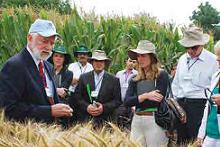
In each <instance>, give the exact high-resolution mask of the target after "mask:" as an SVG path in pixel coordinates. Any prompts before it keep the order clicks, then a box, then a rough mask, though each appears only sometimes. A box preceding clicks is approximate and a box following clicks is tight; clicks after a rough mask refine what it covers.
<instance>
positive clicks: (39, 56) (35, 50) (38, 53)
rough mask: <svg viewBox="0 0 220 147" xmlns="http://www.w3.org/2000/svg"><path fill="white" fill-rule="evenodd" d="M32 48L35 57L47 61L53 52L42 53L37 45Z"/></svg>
mask: <svg viewBox="0 0 220 147" xmlns="http://www.w3.org/2000/svg"><path fill="white" fill-rule="evenodd" d="M31 49H32V53H33V55H34V57H35V58H37V60H44V61H46V60H47V59H48V58H50V56H51V55H52V52H49V55H46V54H45V53H41V52H40V51H39V50H38V49H37V48H36V47H35V46H32V48H31Z"/></svg>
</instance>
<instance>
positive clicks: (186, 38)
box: [178, 27, 209, 47]
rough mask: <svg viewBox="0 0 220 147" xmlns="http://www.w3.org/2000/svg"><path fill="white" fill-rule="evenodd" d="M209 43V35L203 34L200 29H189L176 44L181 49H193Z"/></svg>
mask: <svg viewBox="0 0 220 147" xmlns="http://www.w3.org/2000/svg"><path fill="white" fill-rule="evenodd" d="M208 41H209V35H208V34H204V33H203V31H202V29H201V28H198V27H190V28H188V29H187V30H185V32H184V34H183V39H181V40H179V41H178V42H179V43H180V44H181V45H182V46H183V47H193V46H197V45H205V44H206V43H208Z"/></svg>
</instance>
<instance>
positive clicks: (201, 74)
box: [172, 49, 218, 98]
mask: <svg viewBox="0 0 220 147" xmlns="http://www.w3.org/2000/svg"><path fill="white" fill-rule="evenodd" d="M217 70H218V64H217V61H216V56H215V55H214V54H213V53H211V52H209V51H207V50H205V49H203V50H202V52H201V54H200V55H199V57H198V58H196V59H192V58H190V56H189V55H188V53H185V54H184V55H182V56H181V57H180V59H179V62H178V65H177V71H176V75H175V77H174V79H173V82H172V90H173V95H174V97H175V98H183V97H186V98H205V94H204V89H205V88H209V87H210V84H211V78H212V75H213V73H215V72H216V71H217Z"/></svg>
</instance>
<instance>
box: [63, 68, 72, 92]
mask: <svg viewBox="0 0 220 147" xmlns="http://www.w3.org/2000/svg"><path fill="white" fill-rule="evenodd" d="M72 79H73V72H72V71H69V70H66V71H65V77H64V79H63V80H62V82H61V87H63V88H66V89H69V86H70V85H71V82H72Z"/></svg>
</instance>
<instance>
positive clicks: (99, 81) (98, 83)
mask: <svg viewBox="0 0 220 147" xmlns="http://www.w3.org/2000/svg"><path fill="white" fill-rule="evenodd" d="M104 73H105V71H104V70H103V71H102V72H100V73H99V74H97V73H96V72H95V71H94V81H95V91H97V92H98V93H99V91H100V88H101V85H102V80H103V76H104Z"/></svg>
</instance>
